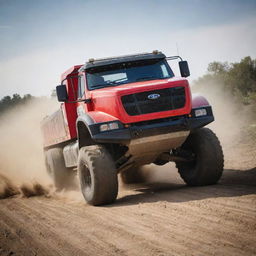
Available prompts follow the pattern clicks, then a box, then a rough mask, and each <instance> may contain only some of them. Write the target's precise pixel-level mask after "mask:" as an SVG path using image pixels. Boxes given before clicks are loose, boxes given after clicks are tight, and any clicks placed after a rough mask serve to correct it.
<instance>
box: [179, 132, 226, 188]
mask: <svg viewBox="0 0 256 256" xmlns="http://www.w3.org/2000/svg"><path fill="white" fill-rule="evenodd" d="M181 149H182V150H185V151H187V152H190V153H191V154H192V155H194V158H195V159H194V160H193V161H191V162H177V163H176V167H177V168H178V171H179V174H180V176H181V178H182V179H183V180H184V181H185V182H186V183H187V184H188V185H191V186H204V185H211V184H215V183H217V182H218V181H219V179H220V177H221V175H222V172H223V166H224V157H223V152H222V148H221V145H220V142H219V140H218V138H217V136H216V135H215V133H214V132H212V131H211V130H210V129H208V128H201V129H198V130H197V131H195V132H194V133H191V134H190V135H189V137H188V138H187V140H186V141H185V142H184V144H183V145H182V146H181Z"/></svg>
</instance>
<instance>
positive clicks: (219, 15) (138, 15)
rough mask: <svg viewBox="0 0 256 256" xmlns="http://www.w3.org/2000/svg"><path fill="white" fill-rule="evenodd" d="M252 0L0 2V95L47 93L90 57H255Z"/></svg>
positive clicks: (196, 69) (198, 63)
mask: <svg viewBox="0 0 256 256" xmlns="http://www.w3.org/2000/svg"><path fill="white" fill-rule="evenodd" d="M255 26H256V0H253V1H252V0H244V1H238V0H233V1H231V0H148V1H146V0H140V1H134V0H130V1H129V0H127V1H124V0H108V1H107V0H106V1H103V0H73V1H72V0H69V1H65V0H51V1H50V0H40V1H39V0H22V1H21V0H0V82H1V87H0V97H2V96H4V95H7V94H13V93H15V92H18V93H20V94H25V93H31V94H33V95H49V94H50V92H51V90H52V89H53V88H54V87H55V85H56V84H58V83H59V77H60V74H61V73H62V72H64V71H65V69H67V68H69V67H70V66H72V65H75V64H82V63H84V62H85V60H86V59H88V58H90V57H106V56H112V55H118V54H129V53H136V52H145V51H151V50H153V49H159V50H162V51H163V52H164V53H166V54H167V55H173V54H176V53H177V45H178V51H179V54H180V55H182V56H183V57H184V58H185V59H187V60H188V61H189V63H190V68H191V73H192V76H191V78H190V80H193V79H196V78H197V77H198V76H200V75H202V74H204V72H205V71H206V68H207V64H208V63H209V62H211V61H214V60H219V61H230V62H232V61H233V62H234V61H239V60H240V59H241V58H242V57H244V56H248V55H250V56H252V57H253V58H256V47H255V45H256V29H255Z"/></svg>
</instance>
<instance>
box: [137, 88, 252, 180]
mask: <svg viewBox="0 0 256 256" xmlns="http://www.w3.org/2000/svg"><path fill="white" fill-rule="evenodd" d="M191 89H192V93H195V94H199V95H202V96H204V97H205V98H206V99H207V100H208V101H209V103H210V105H211V106H212V109H213V114H214V117H215V121H214V122H213V123H211V124H209V125H208V126H207V127H208V128H210V129H212V130H213V131H214V133H215V134H216V135H217V137H218V138H219V140H220V143H221V145H222V148H223V152H224V160H225V166H224V168H225V169H239V170H246V169H249V168H254V167H255V166H256V148H255V144H256V141H255V138H251V136H250V134H248V132H247V131H248V127H250V126H252V125H255V124H254V123H253V122H255V121H253V116H252V111H251V109H250V106H245V105H243V104H242V103H240V101H239V100H238V99H236V98H234V97H233V96H232V95H231V94H230V93H228V92H227V91H225V90H224V89H223V88H222V87H221V86H219V85H214V84H211V85H206V86H205V87H204V88H200V90H198V89H197V88H194V87H193V86H192V88H191ZM142 175H143V176H144V177H145V178H146V181H147V182H168V183H183V181H182V180H181V178H180V177H179V175H178V174H177V169H176V167H175V164H174V163H168V164H166V165H164V166H156V165H154V164H151V165H147V166H145V167H143V169H142Z"/></svg>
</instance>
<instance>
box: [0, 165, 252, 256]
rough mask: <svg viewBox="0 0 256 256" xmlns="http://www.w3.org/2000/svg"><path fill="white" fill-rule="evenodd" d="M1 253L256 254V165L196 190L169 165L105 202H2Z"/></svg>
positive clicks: (54, 199) (41, 199)
mask: <svg viewBox="0 0 256 256" xmlns="http://www.w3.org/2000/svg"><path fill="white" fill-rule="evenodd" d="M75 195H76V194H75ZM77 195H78V196H79V195H80V194H79V193H78V192H77ZM73 196H74V195H73ZM0 255H47V256H49V255H232V256H235V255H239V256H240V255H256V168H253V169H249V170H243V171H240V170H225V172H224V175H223V178H222V179H221V181H220V183H219V184H218V185H214V186H208V187H198V188H190V187H187V186H185V185H184V184H183V182H182V181H181V180H180V178H179V177H178V174H177V173H176V172H175V171H173V172H172V175H170V176H169V177H168V178H167V179H166V182H165V183H159V182H158V183H155V184H147V185H145V184H144V185H137V186H134V187H130V188H126V189H121V191H120V193H119V197H118V200H117V202H116V203H115V204H113V205H110V206H107V207H91V206H88V205H86V204H85V203H84V202H83V201H80V199H79V200H76V201H74V200H70V198H69V199H67V198H65V195H59V196H53V197H51V198H46V197H33V198H19V197H18V198H9V199H3V200H0Z"/></svg>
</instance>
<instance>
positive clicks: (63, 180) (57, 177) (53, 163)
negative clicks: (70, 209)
mask: <svg viewBox="0 0 256 256" xmlns="http://www.w3.org/2000/svg"><path fill="white" fill-rule="evenodd" d="M46 168H47V171H48V174H49V175H50V177H51V178H52V179H53V183H54V185H55V187H56V189H57V190H62V189H65V188H71V187H72V186H73V181H74V171H72V170H70V169H68V168H67V167H66V166H65V161H64V156H63V149H62V148H52V149H49V150H48V151H47V152H46Z"/></svg>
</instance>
